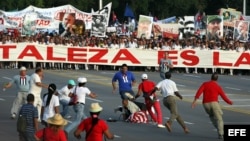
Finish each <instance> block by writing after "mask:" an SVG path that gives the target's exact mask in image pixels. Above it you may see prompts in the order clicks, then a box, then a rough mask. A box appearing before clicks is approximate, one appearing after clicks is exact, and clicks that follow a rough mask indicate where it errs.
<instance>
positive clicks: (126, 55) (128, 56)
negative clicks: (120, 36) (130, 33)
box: [111, 49, 141, 64]
mask: <svg viewBox="0 0 250 141" xmlns="http://www.w3.org/2000/svg"><path fill="white" fill-rule="evenodd" d="M122 56H124V57H122ZM125 60H126V61H131V62H132V63H133V64H140V63H141V62H140V61H139V60H137V59H136V58H135V57H134V56H133V55H132V54H131V53H130V52H129V51H128V50H127V49H120V50H119V52H118V53H117V54H116V56H115V57H114V59H113V60H112V61H111V63H117V62H118V61H125Z"/></svg>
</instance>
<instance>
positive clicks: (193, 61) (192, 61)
mask: <svg viewBox="0 0 250 141" xmlns="http://www.w3.org/2000/svg"><path fill="white" fill-rule="evenodd" d="M180 56H181V58H183V59H184V60H185V61H183V64H184V65H187V66H195V65H197V64H198V63H199V61H200V59H199V57H197V56H195V50H185V51H183V52H181V54H180Z"/></svg>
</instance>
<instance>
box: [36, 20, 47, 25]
mask: <svg viewBox="0 0 250 141" xmlns="http://www.w3.org/2000/svg"><path fill="white" fill-rule="evenodd" d="M36 24H37V25H38V26H48V25H49V24H50V21H49V20H36Z"/></svg>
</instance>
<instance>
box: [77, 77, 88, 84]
mask: <svg viewBox="0 0 250 141" xmlns="http://www.w3.org/2000/svg"><path fill="white" fill-rule="evenodd" d="M77 81H78V83H86V82H87V78H85V77H79V78H78V79H77Z"/></svg>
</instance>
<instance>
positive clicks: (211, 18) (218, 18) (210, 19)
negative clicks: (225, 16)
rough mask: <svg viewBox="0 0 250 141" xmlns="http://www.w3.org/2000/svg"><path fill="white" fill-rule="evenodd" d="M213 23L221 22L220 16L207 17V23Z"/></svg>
mask: <svg viewBox="0 0 250 141" xmlns="http://www.w3.org/2000/svg"><path fill="white" fill-rule="evenodd" d="M213 21H218V22H221V16H218V15H214V16H209V17H208V23H211V22H213Z"/></svg>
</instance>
